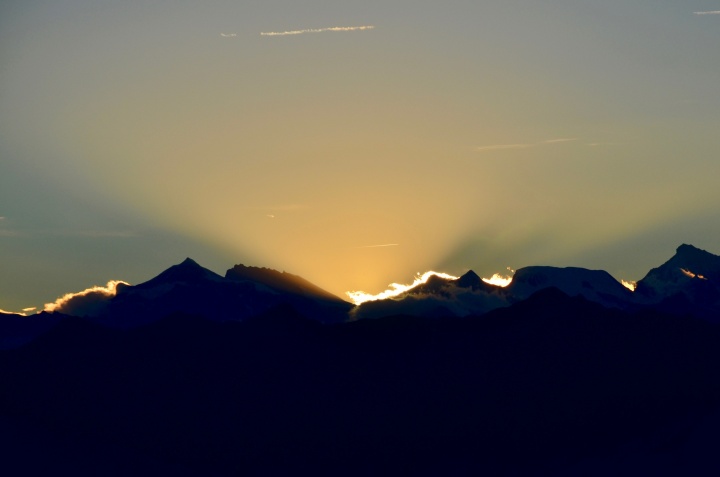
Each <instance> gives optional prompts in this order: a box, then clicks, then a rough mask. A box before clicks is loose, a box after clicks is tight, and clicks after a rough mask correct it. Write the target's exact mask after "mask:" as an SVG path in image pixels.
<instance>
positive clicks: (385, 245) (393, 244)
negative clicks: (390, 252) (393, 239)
mask: <svg viewBox="0 0 720 477" xmlns="http://www.w3.org/2000/svg"><path fill="white" fill-rule="evenodd" d="M398 246H400V244H399V243H385V244H382V245H365V246H363V247H355V248H381V247H398Z"/></svg>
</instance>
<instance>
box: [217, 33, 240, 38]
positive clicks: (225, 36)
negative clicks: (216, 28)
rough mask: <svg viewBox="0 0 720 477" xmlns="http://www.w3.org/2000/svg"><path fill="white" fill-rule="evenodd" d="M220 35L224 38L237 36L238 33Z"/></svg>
mask: <svg viewBox="0 0 720 477" xmlns="http://www.w3.org/2000/svg"><path fill="white" fill-rule="evenodd" d="M220 36H221V37H223V38H234V37H236V36H237V33H220Z"/></svg>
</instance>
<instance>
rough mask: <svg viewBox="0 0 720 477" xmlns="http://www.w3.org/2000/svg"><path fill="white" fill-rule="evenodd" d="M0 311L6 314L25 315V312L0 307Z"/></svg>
mask: <svg viewBox="0 0 720 477" xmlns="http://www.w3.org/2000/svg"><path fill="white" fill-rule="evenodd" d="M0 313H4V314H6V315H20V316H27V314H26V313H23V312H20V311H7V310H3V309H2V308H0Z"/></svg>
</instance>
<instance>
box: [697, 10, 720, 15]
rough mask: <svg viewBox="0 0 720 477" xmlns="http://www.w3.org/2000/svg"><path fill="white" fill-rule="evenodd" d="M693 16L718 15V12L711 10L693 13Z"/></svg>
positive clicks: (719, 11)
mask: <svg viewBox="0 0 720 477" xmlns="http://www.w3.org/2000/svg"><path fill="white" fill-rule="evenodd" d="M693 13H694V14H695V15H720V10H711V11H708V12H693Z"/></svg>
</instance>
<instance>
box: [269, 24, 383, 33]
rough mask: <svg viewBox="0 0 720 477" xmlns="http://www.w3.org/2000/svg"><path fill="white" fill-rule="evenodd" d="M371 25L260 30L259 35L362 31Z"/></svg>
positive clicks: (371, 27) (369, 28) (372, 27)
mask: <svg viewBox="0 0 720 477" xmlns="http://www.w3.org/2000/svg"><path fill="white" fill-rule="evenodd" d="M374 28H375V27H374V26H373V25H363V26H353V27H329V28H308V29H305V30H290V31H267V32H261V33H260V35H261V36H288V35H303V34H305V33H323V32H326V31H363V30H373V29H374Z"/></svg>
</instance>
